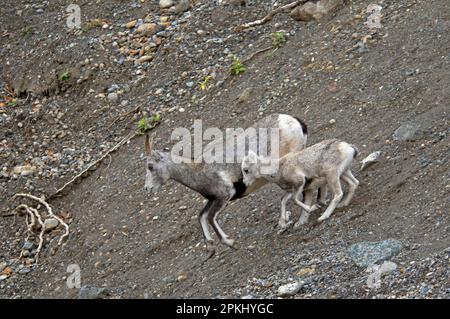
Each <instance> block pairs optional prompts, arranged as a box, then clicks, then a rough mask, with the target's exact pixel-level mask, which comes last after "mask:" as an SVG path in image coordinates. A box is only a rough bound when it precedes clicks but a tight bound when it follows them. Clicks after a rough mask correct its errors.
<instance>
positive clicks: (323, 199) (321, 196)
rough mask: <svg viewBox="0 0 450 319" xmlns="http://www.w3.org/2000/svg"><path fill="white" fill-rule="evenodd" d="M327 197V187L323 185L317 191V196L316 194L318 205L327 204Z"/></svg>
mask: <svg viewBox="0 0 450 319" xmlns="http://www.w3.org/2000/svg"><path fill="white" fill-rule="evenodd" d="M327 196H328V188H327V185H326V184H325V185H322V186H320V187H319V190H318V194H317V197H318V201H319V204H321V205H326V204H327Z"/></svg>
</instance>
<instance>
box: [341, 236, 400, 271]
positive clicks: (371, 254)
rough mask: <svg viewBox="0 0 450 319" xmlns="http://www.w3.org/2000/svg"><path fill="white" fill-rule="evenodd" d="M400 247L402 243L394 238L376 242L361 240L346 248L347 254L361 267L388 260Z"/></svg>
mask: <svg viewBox="0 0 450 319" xmlns="http://www.w3.org/2000/svg"><path fill="white" fill-rule="evenodd" d="M401 249H402V243H401V242H400V241H398V240H396V239H386V240H382V241H378V242H367V241H366V242H361V243H357V244H353V245H351V246H350V248H349V249H348V256H349V257H350V258H351V259H352V260H353V261H354V262H355V264H357V265H358V266H361V267H369V266H372V265H374V264H376V263H377V262H379V261H384V260H389V259H391V258H392V257H394V256H395V255H397V254H398V253H399V252H400V250H401Z"/></svg>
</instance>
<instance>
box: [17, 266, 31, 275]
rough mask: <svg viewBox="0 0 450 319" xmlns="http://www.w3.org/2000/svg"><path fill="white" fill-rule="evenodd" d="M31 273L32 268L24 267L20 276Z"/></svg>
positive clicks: (20, 271)
mask: <svg viewBox="0 0 450 319" xmlns="http://www.w3.org/2000/svg"><path fill="white" fill-rule="evenodd" d="M30 271H31V269H30V268H28V267H23V268H22V269H20V270H19V274H22V275H25V274H28V273H29V272H30Z"/></svg>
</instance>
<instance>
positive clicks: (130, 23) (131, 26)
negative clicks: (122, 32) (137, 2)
mask: <svg viewBox="0 0 450 319" xmlns="http://www.w3.org/2000/svg"><path fill="white" fill-rule="evenodd" d="M136 24H137V20H133V21H130V22H128V23H127V24H126V25H125V26H126V27H127V29H132V28H134V27H135V26H136Z"/></svg>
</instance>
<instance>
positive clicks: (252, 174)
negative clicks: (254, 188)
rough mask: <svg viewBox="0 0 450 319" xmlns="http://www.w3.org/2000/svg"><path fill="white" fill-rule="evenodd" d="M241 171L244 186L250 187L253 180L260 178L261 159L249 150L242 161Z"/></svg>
mask: <svg viewBox="0 0 450 319" xmlns="http://www.w3.org/2000/svg"><path fill="white" fill-rule="evenodd" d="M241 170H242V176H243V177H244V179H243V182H244V184H245V185H246V186H250V185H252V184H253V183H254V182H255V180H257V179H258V178H260V177H261V159H260V158H259V156H258V155H256V153H255V152H253V151H251V150H250V151H249V152H248V155H246V156H244V157H243V159H242V163H241Z"/></svg>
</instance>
